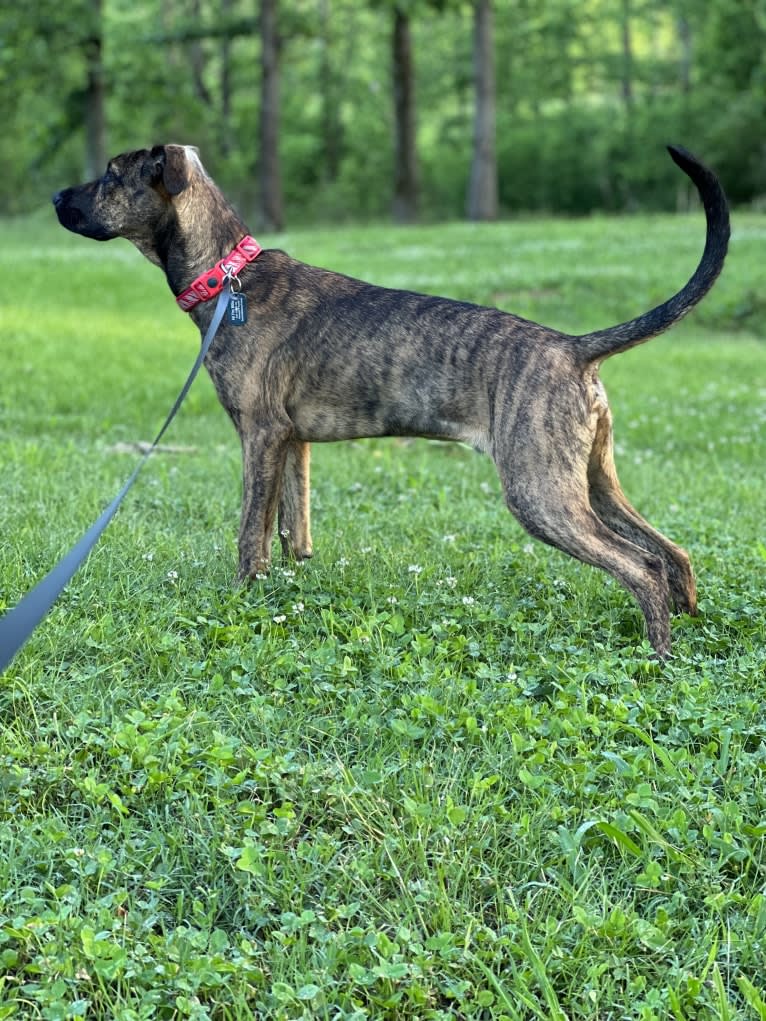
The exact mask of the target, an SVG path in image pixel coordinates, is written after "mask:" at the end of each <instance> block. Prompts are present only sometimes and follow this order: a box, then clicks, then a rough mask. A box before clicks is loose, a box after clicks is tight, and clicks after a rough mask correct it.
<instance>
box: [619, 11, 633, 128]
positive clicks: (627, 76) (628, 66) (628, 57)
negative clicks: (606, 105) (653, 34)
mask: <svg viewBox="0 0 766 1021" xmlns="http://www.w3.org/2000/svg"><path fill="white" fill-rule="evenodd" d="M630 15H631V11H630V0H622V14H621V17H620V34H621V36H622V74H621V80H620V91H621V93H622V101H623V103H624V104H625V110H626V112H627V113H628V114H629V115H630V114H631V113H632V109H633V40H632V37H631V32H630Z"/></svg>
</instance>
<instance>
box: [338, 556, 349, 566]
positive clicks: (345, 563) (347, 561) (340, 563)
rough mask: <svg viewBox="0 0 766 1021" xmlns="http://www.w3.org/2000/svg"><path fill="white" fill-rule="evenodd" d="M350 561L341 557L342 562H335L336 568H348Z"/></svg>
mask: <svg viewBox="0 0 766 1021" xmlns="http://www.w3.org/2000/svg"><path fill="white" fill-rule="evenodd" d="M348 565H349V560H348V559H347V558H346V557H341V558H340V560H336V561H335V566H336V567H348Z"/></svg>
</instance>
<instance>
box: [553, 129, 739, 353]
mask: <svg viewBox="0 0 766 1021" xmlns="http://www.w3.org/2000/svg"><path fill="white" fill-rule="evenodd" d="M668 152H669V153H670V155H671V157H672V158H673V160H674V161H675V163H677V164H678V166H679V167H680V168H681V169H682V170H683V171H684V173H685V174H687V175H688V176H689V177H690V178H691V179H692V181H694V183H695V185H696V186H697V190H698V191H699V194H700V198H701V199H702V204H703V206H704V207H705V216H706V218H707V237H706V240H705V250H704V252H703V253H702V258H701V259H700V263H699V265H698V266H697V269H696V270H695V272H694V275H693V276H692V277H691V279H690V280H689V282H688V283H687V284H686V286H685V287H683V288H682V289H681V290H680V291H679V292H678V294H675V295H674V296H673V297H672V298H670V299H669V300H668V301H666V302H663V304H662V305H658V306H657V307H656V308H653V309H652V310H651V311H649V312H644V313H643V315H640V316H637V317H636V318H635V319H631V320H629V321H628V322H626V323H620V325H619V326H612V327H610V328H609V329H607V330H596V332H595V333H585V334H583V335H582V336H579V337H575V338H574V340H575V344H574V345H573V347H574V351H575V354H576V356H577V358H578V359H579V360H581V361H582V362H584V363H588V362H595V361H600V360H601V359H602V358H608V357H609V355H613V354H618V353H619V352H620V351H627V350H628V348H631V347H635V345H636V344H641V343H643V342H644V341H645V340H649V338H650V337H655V336H657V334H658V333H662V331H663V330H666V329H667V328H668V327H669V326H671V325H672V324H673V323H675V322H676V321H677V320H679V319H680V318H681V317H682V316H685V315H686V313H687V312H689V311H690V310H691V309H692V308H694V306H695V305H696V304H697V302H699V301H700V300H701V299H702V298H703V297H704V296H705V295H706V294H707V292H708V291H709V290H710V288H711V287H712V286H713V284H714V283H715V280H716V277H717V276H718V274H719V273H720V272H721V269H722V267H723V261H724V259H725V258H726V249H727V246H728V242H729V207H728V205H727V202H726V196H725V195H724V192H723V188H722V187H721V185H720V183H719V181H718V178H717V177H716V176H715V174H714V173H713V171H712V170H709V169H708V168H707V167H706V166H705V165H704V164H703V163H700V161H699V160H698V159H697V158H696V157H695V156H692V154H691V153H690V152H687V151H686V149H682V148H680V147H679V146H675V145H669V146H668Z"/></svg>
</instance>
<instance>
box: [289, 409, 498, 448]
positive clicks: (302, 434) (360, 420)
mask: <svg viewBox="0 0 766 1021" xmlns="http://www.w3.org/2000/svg"><path fill="white" fill-rule="evenodd" d="M470 418H473V420H470ZM290 419H291V421H292V423H293V427H294V429H295V433H296V437H297V438H298V439H301V440H305V441H307V442H310V443H325V442H331V441H333V440H354V439H363V438H365V437H373V436H423V437H426V438H429V439H438V440H458V441H460V442H462V443H467V444H469V445H470V446H472V447H475V448H476V449H477V450H481V451H484V452H487V451H488V449H489V436H488V434H487V430H486V429H485V428H483V427H482V425H481V424H480V423H479V422H478V421H476V419H475V417H474V416H470V417H469V416H460V417H459V418H458V417H455V416H453V415H443V414H429V413H426V412H424V409H423V407H422V406H421V407H420V408H412V407H403V406H401V405H400V406H394V407H391V406H388V407H386V408H385V409H381V408H380V407H379V406H378V407H374V408H373V407H365V406H364V405H363V404H352V405H345V406H343V407H337V406H333V405H328V404H322V405H318V404H309V405H302V406H301V407H300V408H298V409H296V410H294V411H293V412H292V413H290Z"/></svg>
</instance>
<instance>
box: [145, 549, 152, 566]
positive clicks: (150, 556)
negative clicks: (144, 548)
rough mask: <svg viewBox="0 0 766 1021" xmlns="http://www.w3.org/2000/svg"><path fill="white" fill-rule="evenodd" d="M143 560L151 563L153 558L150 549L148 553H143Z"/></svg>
mask: <svg viewBox="0 0 766 1021" xmlns="http://www.w3.org/2000/svg"><path fill="white" fill-rule="evenodd" d="M144 560H148V561H149V563H150V564H151V562H152V560H154V553H153V552H152V551H151V550H150V551H149V552H148V553H144Z"/></svg>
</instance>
